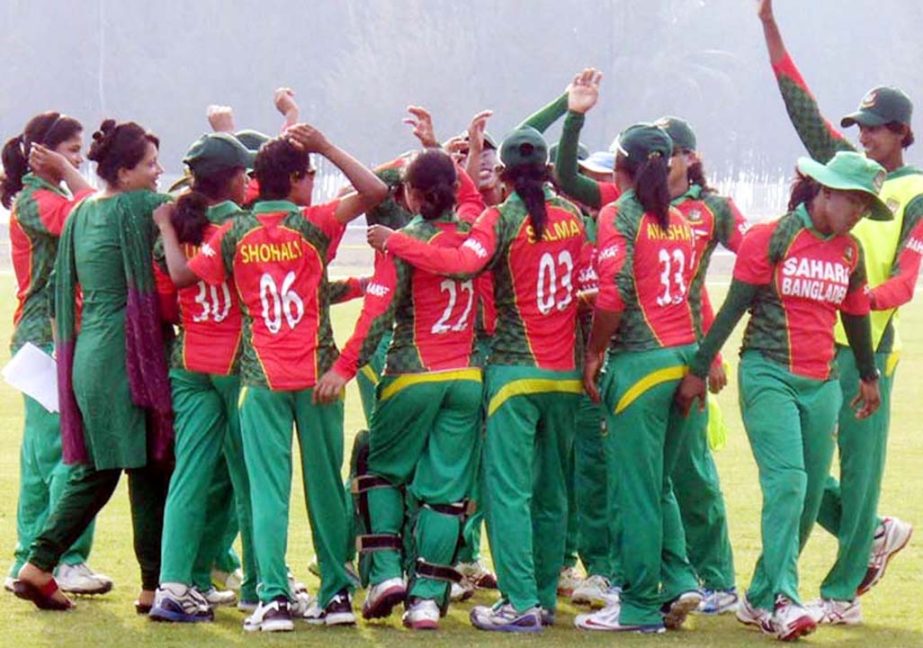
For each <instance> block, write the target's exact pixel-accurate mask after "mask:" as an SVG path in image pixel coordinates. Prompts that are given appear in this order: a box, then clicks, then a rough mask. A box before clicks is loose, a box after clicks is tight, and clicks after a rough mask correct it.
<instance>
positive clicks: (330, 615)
mask: <svg viewBox="0 0 923 648" xmlns="http://www.w3.org/2000/svg"><path fill="white" fill-rule="evenodd" d="M324 623H325V624H326V625H355V623H356V615H355V614H353V603H352V600H351V599H350V596H349V590H347V589H346V588H343V589H341V590H340V591H339V592H337V593H336V594H335V595H334V597H333V598H332V599H330V602H329V603H328V604H327V607H325V608H324Z"/></svg>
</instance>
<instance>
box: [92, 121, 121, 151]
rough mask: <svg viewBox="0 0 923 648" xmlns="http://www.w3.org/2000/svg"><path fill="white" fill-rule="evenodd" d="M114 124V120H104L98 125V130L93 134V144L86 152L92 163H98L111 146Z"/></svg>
mask: <svg viewBox="0 0 923 648" xmlns="http://www.w3.org/2000/svg"><path fill="white" fill-rule="evenodd" d="M115 129H116V124H115V120H114V119H105V120H103V123H102V124H100V125H99V130H97V131H96V132H95V133H93V143H92V144H91V145H90V150H89V151H87V157H88V158H89V159H91V160H93V161H94V162H99V160H100V159H102V158H103V157H104V156H105V155H106V151H108V150H109V147H110V146H111V145H112V138H113V136H114V134H115Z"/></svg>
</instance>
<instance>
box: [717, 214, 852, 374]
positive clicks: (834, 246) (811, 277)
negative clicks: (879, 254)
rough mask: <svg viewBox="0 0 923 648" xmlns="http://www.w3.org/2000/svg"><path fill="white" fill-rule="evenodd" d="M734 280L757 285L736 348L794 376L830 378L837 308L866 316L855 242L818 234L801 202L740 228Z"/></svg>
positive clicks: (848, 238)
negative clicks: (766, 220) (742, 232)
mask: <svg viewBox="0 0 923 648" xmlns="http://www.w3.org/2000/svg"><path fill="white" fill-rule="evenodd" d="M734 279H735V280H737V281H742V282H744V283H747V284H751V285H755V286H759V290H758V291H757V294H756V297H755V298H754V300H753V302H752V304H751V307H750V313H751V317H750V321H749V323H748V324H747V329H746V331H745V332H744V339H743V346H742V349H744V350H747V349H756V350H758V351H760V352H761V353H762V354H763V355H764V356H765V357H766V358H768V359H770V360H772V361H774V362H778V363H779V364H781V365H784V366H785V367H786V368H788V370H789V371H791V372H792V373H793V374H795V375H798V376H804V377H806V378H813V379H816V380H827V379H828V378H830V377H831V376H832V375H833V373H832V372H833V371H834V357H835V350H834V336H833V327H834V325H835V324H836V322H837V320H838V317H837V313H838V311H842V312H843V313H846V314H848V315H855V316H863V315H868V313H869V298H868V294H867V292H866V280H865V265H864V262H863V256H862V246H861V245H860V244H859V242H858V241H857V240H856V238H855V237H853V236H852V235H849V234H846V235H840V236H824V235H822V234H820V233H818V232H817V231H816V230H814V229H813V227H812V224H811V217H810V215H809V214H808V211H807V209H806V208H805V206H804V205H803V204H802V205H799V206H798V207H797V208H796V209H795V211H793V212H790V213H788V214H786V215H785V216H783V217H782V218H780V219H779V220H777V221H774V222H772V223H763V224H759V225H754V226H753V227H752V228H751V229H750V230H749V231H748V232H747V234H746V235H745V236H744V238H743V242H742V243H741V245H740V249H739V250H738V253H737V261H736V263H735V265H734Z"/></svg>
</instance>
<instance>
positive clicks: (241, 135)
mask: <svg viewBox="0 0 923 648" xmlns="http://www.w3.org/2000/svg"><path fill="white" fill-rule="evenodd" d="M234 137H236V138H237V141H239V142H240V143H241V144H243V145H244V146H245V147H247V150H248V151H252V152H253V153H256V152H257V151H259V150H260V147H261V146H262V145H263V144H265V143H266V142H268V141H269V140H271V139H272V138H271V137H270V136H269V135H267V134H265V133H261V132H259V131H255V130H250V129H247V130H242V131H237V132H236V133H234Z"/></svg>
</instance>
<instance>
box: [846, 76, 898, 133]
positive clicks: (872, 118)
mask: <svg viewBox="0 0 923 648" xmlns="http://www.w3.org/2000/svg"><path fill="white" fill-rule="evenodd" d="M912 115H913V103H912V102H911V101H910V97H908V96H907V95H906V94H905V93H904V91H903V90H901V89H899V88H895V87H892V86H879V87H877V88H872V89H871V90H869V91H868V92H867V93H866V94H865V96H864V97H863V98H862V102H861V103H860V104H859V108H858V109H857V110H856V112H854V113H850V114H848V115H846V116H845V117H843V119H841V120H840V126H842V127H843V128H849V127H850V126H854V125H856V124H859V125H860V126H883V125H884V124H890V123H891V122H897V123H898V124H907V125H908V126H910V118H911V116H912Z"/></svg>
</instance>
